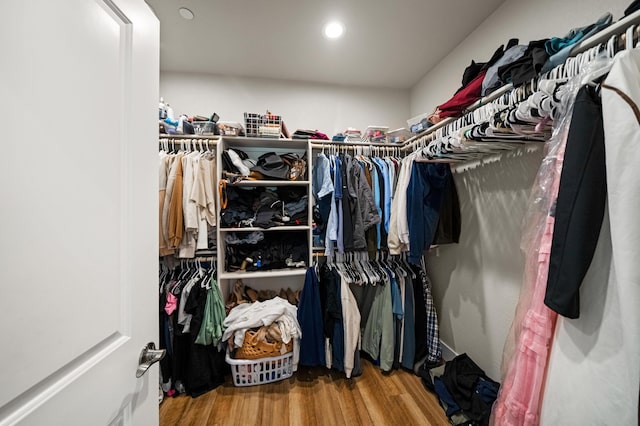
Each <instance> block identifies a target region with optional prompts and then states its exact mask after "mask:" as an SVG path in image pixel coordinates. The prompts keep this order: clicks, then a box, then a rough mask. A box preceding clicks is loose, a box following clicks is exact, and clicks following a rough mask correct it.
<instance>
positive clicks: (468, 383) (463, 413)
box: [418, 354, 500, 426]
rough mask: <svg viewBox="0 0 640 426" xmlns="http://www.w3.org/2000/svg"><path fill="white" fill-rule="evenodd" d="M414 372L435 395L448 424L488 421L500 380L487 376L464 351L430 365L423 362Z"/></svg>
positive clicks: (481, 424)
mask: <svg viewBox="0 0 640 426" xmlns="http://www.w3.org/2000/svg"><path fill="white" fill-rule="evenodd" d="M418 375H419V376H420V377H421V378H422V383H423V384H424V386H425V387H426V388H427V389H428V390H430V391H431V392H433V393H435V394H436V395H437V396H438V400H439V402H440V405H441V406H442V408H443V409H444V410H445V413H446V415H447V417H448V418H449V421H450V422H451V424H453V425H465V426H486V425H488V424H489V416H490V415H491V407H492V405H493V403H494V401H495V400H496V398H497V397H498V389H499V388H500V384H499V383H498V382H495V381H493V380H491V379H490V378H489V377H488V376H487V375H486V374H485V373H484V371H483V370H482V369H481V368H480V367H478V366H477V365H476V363H475V362H473V360H472V359H471V358H469V356H468V355H467V354H461V355H458V356H457V357H455V358H454V359H452V360H451V361H447V362H446V363H445V364H444V365H441V366H438V367H434V368H429V367H428V366H427V365H426V364H425V365H423V366H422V367H420V369H419V370H418Z"/></svg>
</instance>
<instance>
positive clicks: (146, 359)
mask: <svg viewBox="0 0 640 426" xmlns="http://www.w3.org/2000/svg"><path fill="white" fill-rule="evenodd" d="M166 353H167V351H166V349H156V345H155V343H153V342H149V343H147V346H145V347H143V348H142V351H141V352H140V358H138V369H137V370H136V377H137V378H140V377H142V375H143V374H144V373H146V372H147V370H148V369H149V367H151V365H152V364H154V363H156V362H158V361H160V360H161V359H162V358H164V356H165V355H166Z"/></svg>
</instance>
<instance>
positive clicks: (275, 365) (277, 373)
mask: <svg viewBox="0 0 640 426" xmlns="http://www.w3.org/2000/svg"><path fill="white" fill-rule="evenodd" d="M225 360H226V361H227V364H229V365H230V366H231V376H232V377H233V384H234V385H236V386H254V385H261V384H264V383H272V382H277V381H278V380H284V379H287V378H289V377H291V376H292V375H293V352H288V353H286V354H284V355H280V356H274V357H271V358H259V359H251V360H249V359H233V358H231V356H230V355H229V350H228V349H227V355H226V357H225Z"/></svg>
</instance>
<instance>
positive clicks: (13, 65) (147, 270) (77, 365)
mask: <svg viewBox="0 0 640 426" xmlns="http://www.w3.org/2000/svg"><path fill="white" fill-rule="evenodd" d="M0 9H1V11H2V24H1V25H0V35H1V40H2V49H0V126H1V130H0V203H1V206H2V207H1V211H2V214H1V215H0V246H1V249H0V425H5V424H14V423H20V424H25V425H91V426H93V425H105V424H125V425H128V424H136V425H153V424H156V423H157V420H158V419H157V417H158V414H157V411H158V407H157V405H158V366H157V364H156V365H154V366H152V367H151V368H150V370H149V371H148V373H147V374H146V375H144V376H143V377H142V378H140V379H136V377H135V372H136V367H137V365H138V356H139V354H140V350H141V349H142V347H143V345H145V344H146V343H147V342H150V341H155V342H156V343H157V335H158V319H157V318H158V317H157V315H158V314H157V312H158V306H157V296H156V288H157V274H156V271H157V257H156V256H157V235H158V234H157V233H158V230H157V229H158V225H157V217H158V213H157V208H158V207H157V206H158V204H157V202H158V201H157V193H158V189H157V145H156V144H157V115H156V114H157V112H156V111H157V107H158V106H157V105H158V104H157V101H158V79H159V23H158V20H157V19H156V17H155V16H154V15H153V13H152V12H151V11H150V9H149V8H148V7H147V5H146V4H145V3H144V2H143V0H63V1H52V0H8V1H5V0H3V1H2V7H1V8H0Z"/></svg>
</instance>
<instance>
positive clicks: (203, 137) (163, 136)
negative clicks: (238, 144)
mask: <svg viewBox="0 0 640 426" xmlns="http://www.w3.org/2000/svg"><path fill="white" fill-rule="evenodd" d="M160 139H176V140H179V139H201V140H209V141H218V140H219V139H220V136H218V135H215V136H214V135H211V136H203V135H170V134H165V133H160Z"/></svg>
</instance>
